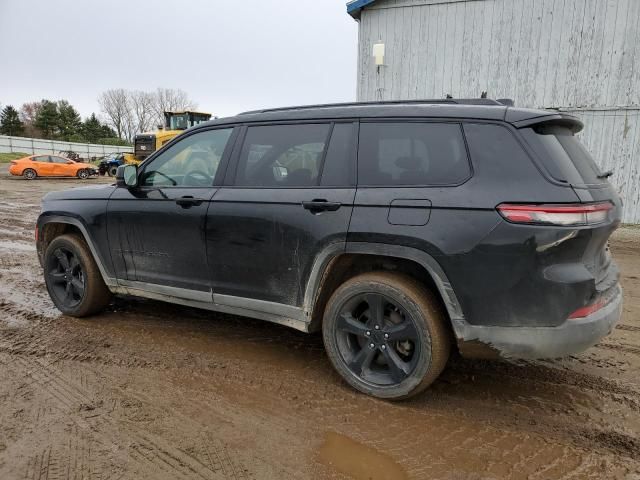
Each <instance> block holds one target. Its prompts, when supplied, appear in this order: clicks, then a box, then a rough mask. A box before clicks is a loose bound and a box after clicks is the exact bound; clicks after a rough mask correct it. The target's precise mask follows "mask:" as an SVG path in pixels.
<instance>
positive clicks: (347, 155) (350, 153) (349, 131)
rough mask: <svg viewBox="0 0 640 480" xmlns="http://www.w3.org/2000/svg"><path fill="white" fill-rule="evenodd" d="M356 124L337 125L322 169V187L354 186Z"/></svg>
mask: <svg viewBox="0 0 640 480" xmlns="http://www.w3.org/2000/svg"><path fill="white" fill-rule="evenodd" d="M354 150H355V124H353V123H336V124H335V125H334V127H333V131H332V133H331V140H330V141H329V147H328V148H327V156H326V158H325V160H324V166H323V167H322V179H321V181H320V183H321V185H327V186H342V185H352V184H353V180H352V178H353V175H352V174H351V172H352V170H353V167H354V161H355V157H354V153H355V151H354Z"/></svg>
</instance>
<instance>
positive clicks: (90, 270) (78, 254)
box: [43, 234, 111, 317]
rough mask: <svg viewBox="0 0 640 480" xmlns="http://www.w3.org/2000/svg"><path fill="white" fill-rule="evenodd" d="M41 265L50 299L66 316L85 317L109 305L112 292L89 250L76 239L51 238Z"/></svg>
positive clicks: (68, 236) (79, 238)
mask: <svg viewBox="0 0 640 480" xmlns="http://www.w3.org/2000/svg"><path fill="white" fill-rule="evenodd" d="M43 265H44V277H45V284H46V286H47V291H48V292H49V296H50V297H51V300H53V303H54V304H55V306H56V307H57V308H58V310H60V311H61V312H62V313H64V314H65V315H70V316H72V317H86V316H88V315H93V314H94V313H97V312H99V311H101V310H102V309H103V308H104V307H106V306H107V305H108V304H109V301H110V300H111V292H110V291H109V289H108V288H107V286H106V285H105V283H104V280H103V279H102V275H101V274H100V270H99V269H98V265H97V264H96V262H95V260H94V259H93V256H92V255H91V251H90V250H89V247H88V246H87V244H86V243H85V241H84V240H83V239H82V238H81V237H79V236H78V235H74V234H65V235H60V236H59V237H56V238H54V239H53V240H52V241H51V243H50V244H49V246H48V247H47V249H46V251H45V254H44V262H43Z"/></svg>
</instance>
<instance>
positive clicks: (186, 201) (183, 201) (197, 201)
mask: <svg viewBox="0 0 640 480" xmlns="http://www.w3.org/2000/svg"><path fill="white" fill-rule="evenodd" d="M202 202H204V200H203V199H202V198H194V197H192V196H191V195H185V196H184V197H180V198H178V199H177V200H176V203H177V204H178V205H180V206H181V207H182V208H190V207H193V206H194V205H195V206H198V205H201V204H202Z"/></svg>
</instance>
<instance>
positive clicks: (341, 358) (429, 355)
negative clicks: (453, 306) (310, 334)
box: [322, 272, 451, 400]
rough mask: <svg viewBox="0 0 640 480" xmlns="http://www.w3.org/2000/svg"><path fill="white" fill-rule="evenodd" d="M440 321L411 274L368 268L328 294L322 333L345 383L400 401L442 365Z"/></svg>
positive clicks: (446, 342) (446, 337)
mask: <svg viewBox="0 0 640 480" xmlns="http://www.w3.org/2000/svg"><path fill="white" fill-rule="evenodd" d="M375 312H383V313H382V316H381V315H379V314H376V313H375ZM354 321H355V322H357V323H354ZM446 321H447V319H446V317H445V315H444V312H443V311H442V308H441V307H440V304H439V303H438V301H437V300H436V297H435V296H434V295H433V293H431V292H430V291H429V290H427V289H426V288H425V287H424V286H422V285H421V284H420V283H418V282H417V281H415V280H414V279H412V278H411V277H409V276H406V275H402V274H398V273H393V272H371V273H365V274H362V275H358V276H356V277H354V278H352V279H350V280H348V281H346V282H345V283H343V284H342V285H341V286H340V287H338V289H337V290H336V291H335V292H334V293H333V295H332V296H331V298H330V299H329V301H328V303H327V306H326V308H325V313H324V318H323V323H322V336H323V340H324V345H325V349H326V351H327V355H328V356H329V360H330V361H331V363H332V364H333V367H334V368H335V369H336V371H337V372H338V373H339V374H340V375H341V376H342V378H344V380H346V382H347V383H348V384H349V385H351V386H352V387H354V388H356V389H357V390H360V391H361V392H364V393H366V394H368V395H372V396H374V397H378V398H384V399H389V400H401V399H404V398H409V397H411V396H413V395H416V394H418V393H420V392H422V391H423V390H424V389H425V388H427V387H428V386H429V385H431V383H432V382H433V381H434V380H435V379H436V378H437V377H438V376H439V375H440V373H441V372H442V370H443V369H444V367H445V366H446V364H447V360H448V358H449V353H450V349H451V336H450V333H449V330H448V328H447V325H446ZM378 327H379V328H378ZM372 346H373V347H372ZM392 360H393V361H392ZM392 364H393V365H394V366H395V367H392V366H391V365H392Z"/></svg>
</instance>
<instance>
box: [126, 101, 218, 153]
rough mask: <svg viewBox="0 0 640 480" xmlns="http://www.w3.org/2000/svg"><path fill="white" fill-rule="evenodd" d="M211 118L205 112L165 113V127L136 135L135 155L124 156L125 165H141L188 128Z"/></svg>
mask: <svg viewBox="0 0 640 480" xmlns="http://www.w3.org/2000/svg"><path fill="white" fill-rule="evenodd" d="M210 118H211V114H210V113H203V112H189V111H185V112H164V126H163V127H162V128H160V129H158V130H157V131H155V132H145V133H139V134H138V135H136V136H135V138H134V141H133V153H125V154H124V161H125V163H135V164H139V163H140V162H142V161H144V160H145V159H146V158H147V157H148V156H149V155H151V154H152V153H153V152H155V151H156V150H158V149H159V148H160V147H162V146H163V145H164V144H165V143H167V142H169V141H170V140H171V139H173V138H174V137H176V136H178V135H180V134H181V133H182V132H183V131H184V130H186V129H187V128H191V127H193V126H195V125H198V124H199V123H202V122H206V121H208V120H209V119H210Z"/></svg>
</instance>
